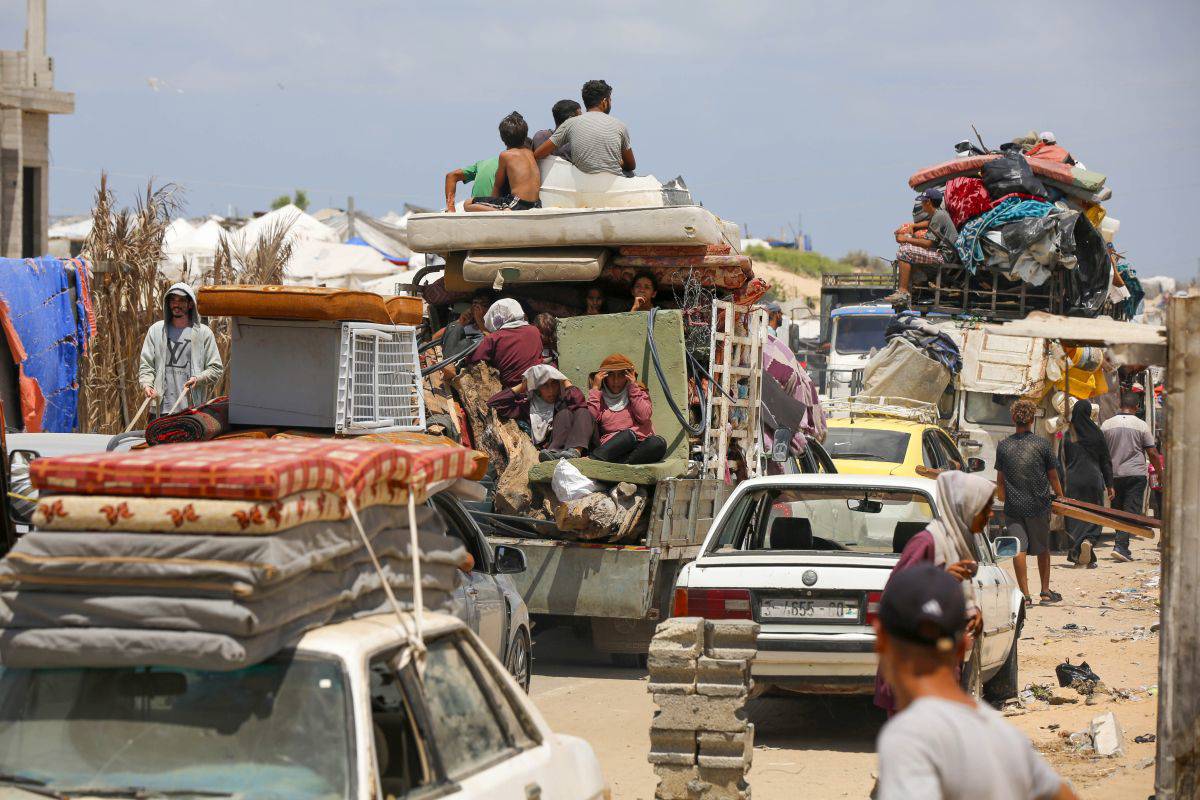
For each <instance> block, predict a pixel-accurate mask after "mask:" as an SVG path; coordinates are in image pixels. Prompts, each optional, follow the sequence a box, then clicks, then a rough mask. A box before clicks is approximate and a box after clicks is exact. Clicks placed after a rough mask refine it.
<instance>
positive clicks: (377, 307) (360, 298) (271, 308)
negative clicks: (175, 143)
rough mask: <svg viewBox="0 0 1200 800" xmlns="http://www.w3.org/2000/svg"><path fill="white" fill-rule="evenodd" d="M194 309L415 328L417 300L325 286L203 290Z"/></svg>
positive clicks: (210, 313) (228, 314)
mask: <svg viewBox="0 0 1200 800" xmlns="http://www.w3.org/2000/svg"><path fill="white" fill-rule="evenodd" d="M196 309H197V311H198V312H199V313H200V314H202V315H203V316H206V317H257V318H259V319H294V320H309V321H327V322H374V323H377V324H379V325H420V324H421V317H422V313H423V306H422V303H421V298H419V297H402V296H392V297H383V296H382V295H378V294H375V293H374V292H361V291H355V290H352V289H329V288H326V287H324V286H278V285H273V284H271V285H250V284H235V285H228V286H202V287H200V291H199V292H198V293H197V295H196Z"/></svg>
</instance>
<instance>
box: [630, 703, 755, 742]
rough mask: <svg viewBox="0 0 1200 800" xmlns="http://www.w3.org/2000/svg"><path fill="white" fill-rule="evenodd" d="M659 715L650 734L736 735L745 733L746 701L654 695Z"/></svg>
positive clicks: (652, 724)
mask: <svg viewBox="0 0 1200 800" xmlns="http://www.w3.org/2000/svg"><path fill="white" fill-rule="evenodd" d="M654 702H655V703H656V704H657V705H658V708H659V711H658V712H656V713H655V715H654V719H653V720H652V721H651V723H650V728H651V730H654V729H664V730H704V731H727V732H730V733H737V732H739V731H744V730H745V729H746V725H747V722H746V712H745V700H744V699H742V698H740V697H707V696H704V695H699V694H688V695H682V694H656V695H654Z"/></svg>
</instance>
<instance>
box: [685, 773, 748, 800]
mask: <svg viewBox="0 0 1200 800" xmlns="http://www.w3.org/2000/svg"><path fill="white" fill-rule="evenodd" d="M700 784H701V790H700V792H699V793H697V794H696V796H695V797H696V800H748V798H749V797H750V784H749V783H747V782H746V775H745V771H744V770H742V769H712V768H709V767H700Z"/></svg>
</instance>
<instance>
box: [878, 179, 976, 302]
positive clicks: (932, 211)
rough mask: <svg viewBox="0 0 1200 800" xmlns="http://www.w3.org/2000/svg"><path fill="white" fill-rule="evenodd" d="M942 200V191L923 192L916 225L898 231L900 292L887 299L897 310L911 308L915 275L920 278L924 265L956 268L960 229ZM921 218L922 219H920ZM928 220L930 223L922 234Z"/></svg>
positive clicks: (897, 261)
mask: <svg viewBox="0 0 1200 800" xmlns="http://www.w3.org/2000/svg"><path fill="white" fill-rule="evenodd" d="M942 198H943V194H942V190H941V189H926V190H925V191H924V192H921V194H920V195H919V196H918V197H917V200H918V201H919V202H920V204H921V212H920V214H915V213H914V215H913V225H912V226H907V225H905V226H902V227H901V228H900V229H899V230H897V231H896V242H897V243H898V244H899V245H900V249H899V250H898V251H897V253H896V265H897V269H898V270H899V276H898V280H897V286H896V291H895V292H894V293H892V294H890V295H888V296H887V297H886V298H884V299H885V301H886V302H888V303H891V304H892V305H894V306H902V307H905V308H907V307H908V303H909V299H910V294H909V291H910V289H911V288H912V277H913V272H914V271H917V272H918V274H919V275H920V274H921V273H920V265H923V264H925V265H937V264H952V263H954V262H956V261H957V260H958V255H957V253H955V252H954V242H955V240H957V239H958V229H957V228H955V227H954V221H953V220H952V219H950V212H948V211H946V209H945V208H943V207H942ZM918 216H920V217H921V218H922V219H916V217H918ZM924 220H929V223H928V225H927V226H924V229H923V230H922V229H921V228H922V226H923V223H924Z"/></svg>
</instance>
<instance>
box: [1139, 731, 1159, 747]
mask: <svg viewBox="0 0 1200 800" xmlns="http://www.w3.org/2000/svg"><path fill="white" fill-rule="evenodd" d="M1133 740H1134V741H1135V742H1137V743H1138V744H1152V743H1154V742H1156V741H1158V737H1157V736H1155V735H1154V734H1153V733H1143V734H1142V735H1141V736H1135V737H1133Z"/></svg>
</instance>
